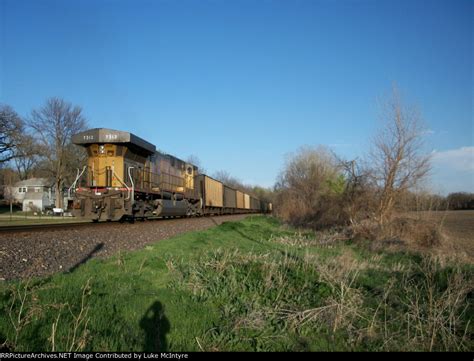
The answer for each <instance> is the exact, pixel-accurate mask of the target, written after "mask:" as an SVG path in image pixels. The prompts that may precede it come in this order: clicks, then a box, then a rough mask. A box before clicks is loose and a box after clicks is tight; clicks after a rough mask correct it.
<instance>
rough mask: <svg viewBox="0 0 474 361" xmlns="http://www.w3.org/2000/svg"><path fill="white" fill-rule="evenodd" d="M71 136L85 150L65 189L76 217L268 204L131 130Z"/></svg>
mask: <svg viewBox="0 0 474 361" xmlns="http://www.w3.org/2000/svg"><path fill="white" fill-rule="evenodd" d="M72 141H73V143H74V144H77V145H80V146H83V147H85V149H86V151H87V155H88V158H87V164H86V165H85V166H84V167H83V169H82V170H78V173H77V177H76V179H75V181H74V183H73V184H72V186H71V188H70V191H71V192H74V201H73V209H72V212H73V215H74V216H76V217H80V218H88V219H91V220H93V221H96V222H98V221H101V220H105V221H124V220H129V221H134V220H135V219H141V220H144V219H147V218H152V217H177V216H180V217H185V216H187V217H191V216H203V215H210V214H212V215H221V214H238V213H259V212H270V211H271V209H272V204H271V203H268V202H264V201H261V200H259V199H257V198H255V197H252V196H251V195H249V194H246V193H245V192H243V191H240V190H237V189H233V188H232V187H229V186H227V185H225V184H223V183H222V182H219V181H218V180H216V179H213V178H211V177H209V176H207V175H205V174H200V173H199V169H198V167H196V166H195V165H193V164H191V163H188V162H185V161H183V160H181V159H179V158H176V157H174V156H172V155H170V154H165V153H162V152H160V151H157V149H156V147H155V146H154V145H153V144H151V143H149V142H147V141H146V140H144V139H142V138H140V137H137V136H136V135H134V134H132V133H129V132H124V131H119V130H112V129H105V128H95V129H90V130H87V131H84V132H81V133H78V134H76V135H74V136H73V137H72Z"/></svg>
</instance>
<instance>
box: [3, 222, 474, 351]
mask: <svg viewBox="0 0 474 361" xmlns="http://www.w3.org/2000/svg"><path fill="white" fill-rule="evenodd" d="M321 237H322V236H321V235H319V234H313V233H309V232H308V233H300V232H295V231H294V230H291V229H285V228H283V227H281V226H280V224H279V223H278V221H276V220H275V219H273V218H270V217H263V216H252V217H248V218H247V219H245V220H244V221H241V222H226V223H223V224H222V225H220V226H218V227H215V228H212V229H208V230H206V231H201V232H193V233H188V234H185V235H181V236H178V237H174V238H172V239H169V240H165V241H160V242H158V243H156V244H151V245H149V246H146V247H145V248H144V249H143V250H140V251H135V252H130V253H120V254H118V255H116V256H114V257H112V258H110V259H107V260H98V259H93V260H91V261H89V262H87V263H86V264H84V265H82V266H80V267H79V268H78V269H76V270H75V271H74V272H72V273H69V274H57V275H55V276H52V277H50V278H46V279H34V280H29V281H22V282H9V283H4V284H3V285H2V286H1V287H0V308H1V309H2V311H1V313H0V338H2V339H3V340H5V342H6V343H5V345H6V347H7V348H9V349H11V350H15V351H31V350H34V351H50V350H53V349H54V350H84V351H86V350H94V351H141V350H146V351H157V350H169V351H199V350H206V351H208V350H211V351H212V350H216V351H217V350H219V351H232V350H242V351H318V350H324V351H326V350H468V349H472V348H473V346H474V345H473V343H472V341H471V340H472V336H473V328H472V325H471V324H470V320H471V318H472V315H473V312H474V310H473V307H472V298H473V289H472V283H473V280H474V269H473V267H472V266H469V265H457V264H452V263H449V262H448V263H446V262H441V261H439V260H436V259H433V258H430V257H426V256H420V255H417V254H408V253H387V252H370V251H368V250H367V249H366V248H365V247H361V246H358V245H355V244H350V243H349V242H345V243H344V242H343V243H337V244H328V245H323V244H322V242H321Z"/></svg>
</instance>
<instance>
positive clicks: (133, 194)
mask: <svg viewBox="0 0 474 361" xmlns="http://www.w3.org/2000/svg"><path fill="white" fill-rule="evenodd" d="M133 168H134V167H128V178H130V183H131V184H132V201H131V203H132V206H133V203H134V202H135V184H134V183H133V177H132V175H131V174H130V170H131V169H133Z"/></svg>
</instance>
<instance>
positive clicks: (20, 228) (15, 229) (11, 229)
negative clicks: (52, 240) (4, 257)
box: [0, 222, 96, 234]
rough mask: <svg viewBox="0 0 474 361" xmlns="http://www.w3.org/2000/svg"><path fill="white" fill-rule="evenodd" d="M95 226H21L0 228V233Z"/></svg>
mask: <svg viewBox="0 0 474 361" xmlns="http://www.w3.org/2000/svg"><path fill="white" fill-rule="evenodd" d="M91 225H96V224H94V223H92V222H75V223H73V222H71V223H45V224H23V225H15V226H0V234H1V233H15V232H34V231H39V230H42V231H49V230H56V229H64V228H78V227H85V226H91Z"/></svg>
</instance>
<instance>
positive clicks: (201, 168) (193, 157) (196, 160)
mask: <svg viewBox="0 0 474 361" xmlns="http://www.w3.org/2000/svg"><path fill="white" fill-rule="evenodd" d="M186 162H187V163H191V164H192V165H195V166H196V167H198V171H199V173H200V174H205V173H206V169H205V168H204V166H203V165H202V162H201V159H199V157H198V156H197V155H194V154H191V155H190V156H189V157H187V158H186Z"/></svg>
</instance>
